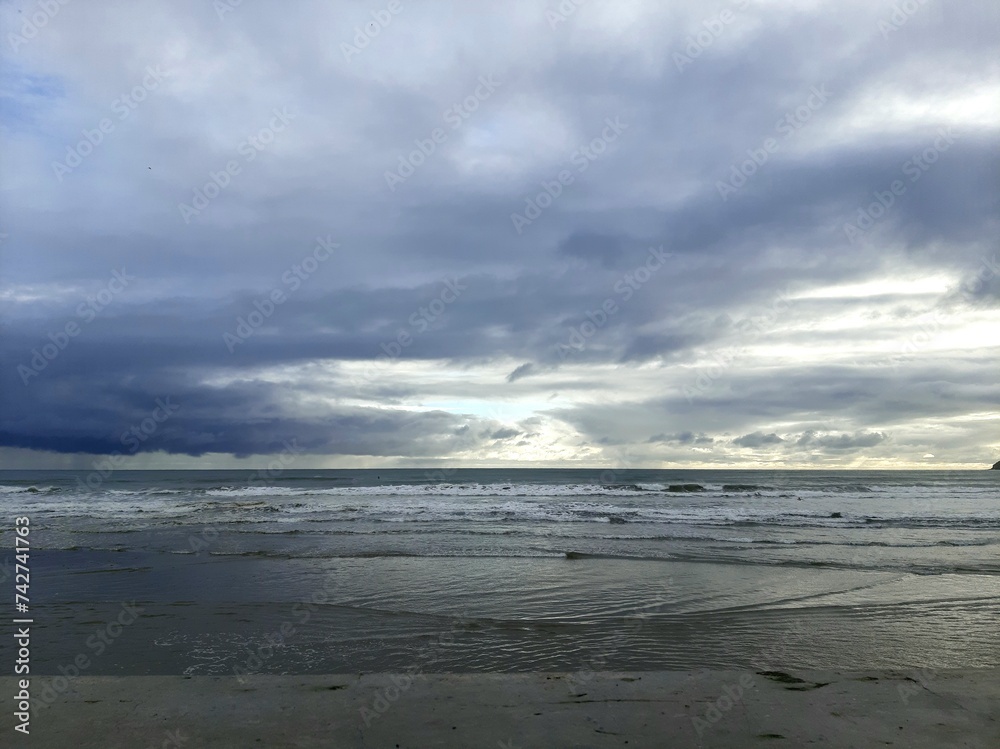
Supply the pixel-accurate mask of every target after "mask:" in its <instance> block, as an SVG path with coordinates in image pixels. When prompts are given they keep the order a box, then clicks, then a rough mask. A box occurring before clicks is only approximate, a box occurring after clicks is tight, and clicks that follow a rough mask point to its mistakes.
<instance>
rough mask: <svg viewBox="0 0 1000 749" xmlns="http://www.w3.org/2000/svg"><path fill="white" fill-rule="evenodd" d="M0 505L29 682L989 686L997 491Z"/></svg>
mask: <svg viewBox="0 0 1000 749" xmlns="http://www.w3.org/2000/svg"><path fill="white" fill-rule="evenodd" d="M88 484H89V485H88ZM0 502H2V503H3V507H4V508H5V510H6V512H5V517H6V518H7V522H6V524H5V527H4V528H3V532H2V543H3V548H4V549H5V552H4V553H3V555H0V560H2V563H3V565H4V567H3V570H2V572H0V575H2V577H3V580H4V584H5V585H6V586H8V588H9V590H8V591H6V592H5V593H4V595H5V596H6V595H8V594H9V596H10V597H11V598H13V593H14V582H15V581H14V575H13V563H14V543H15V542H14V518H15V517H19V516H26V517H28V518H29V519H30V529H31V531H30V542H31V551H30V568H31V587H30V591H31V596H30V598H31V602H30V616H31V617H32V618H33V619H34V630H33V631H34V640H33V643H32V658H33V662H32V664H33V665H32V671H33V673H39V674H53V675H55V674H60V673H64V674H65V673H67V669H69V671H70V672H72V670H73V668H74V667H75V666H74V665H73V664H74V663H83V662H84V660H85V662H86V666H85V667H84V668H83V671H84V672H85V673H86V674H88V675H102V674H118V675H124V674H184V675H205V674H216V675H223V674H229V675H232V674H236V675H239V676H240V677H241V678H243V679H252V678H253V676H254V675H255V674H319V673H371V672H409V673H462V672H539V671H543V672H548V671H575V672H579V673H587V672H590V671H599V670H605V671H607V670H628V671H652V670H675V669H676V670H680V669H685V670H686V669H699V668H726V669H732V668H749V667H752V668H773V669H776V668H783V667H785V668H787V667H801V668H814V669H873V668H884V669H925V670H926V669H943V668H969V667H971V668H978V667H996V666H1000V629H998V626H997V623H998V622H1000V553H998V552H1000V471H986V470H984V471H961V472H959V471H955V472H929V471H923V472H890V471H837V472H821V471H787V472H778V471H695V470H690V471H679V470H614V471H611V470H608V471H602V470H529V469H509V470H508V469H504V470H500V469H488V470H487V469H460V470H448V469H444V470H432V469H428V470H424V469H412V470H384V469H383V470H294V471H293V470H285V469H283V468H275V469H273V470H271V471H263V472H255V473H249V472H247V471H117V472H114V473H112V474H110V475H108V476H106V477H105V476H101V475H100V474H97V473H92V474H89V475H88V474H85V473H77V472H64V471H3V472H0ZM9 639H10V638H6V639H3V640H0V658H2V659H3V660H4V661H5V662H10V659H12V658H13V650H12V644H11V643H10V642H9V641H8V640H9ZM81 654H82V655H83V656H85V659H80V658H79V657H80V656H81Z"/></svg>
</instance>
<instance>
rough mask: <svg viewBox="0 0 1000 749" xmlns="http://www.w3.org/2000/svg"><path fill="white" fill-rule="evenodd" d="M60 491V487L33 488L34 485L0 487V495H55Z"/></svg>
mask: <svg viewBox="0 0 1000 749" xmlns="http://www.w3.org/2000/svg"><path fill="white" fill-rule="evenodd" d="M61 491H62V487H60V486H35V485H34V484H30V485H28V486H10V485H0V493H4V494H55V493H57V492H61Z"/></svg>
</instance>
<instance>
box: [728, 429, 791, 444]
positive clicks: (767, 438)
mask: <svg viewBox="0 0 1000 749" xmlns="http://www.w3.org/2000/svg"><path fill="white" fill-rule="evenodd" d="M782 442H784V440H783V439H781V437H779V436H778V435H777V434H775V433H774V432H771V433H770V434H764V433H763V432H753V433H751V434H744V435H743V436H742V437H737V438H736V439H734V440H733V444H734V445H739V446H740V447H766V446H767V445H780V444H781V443H782Z"/></svg>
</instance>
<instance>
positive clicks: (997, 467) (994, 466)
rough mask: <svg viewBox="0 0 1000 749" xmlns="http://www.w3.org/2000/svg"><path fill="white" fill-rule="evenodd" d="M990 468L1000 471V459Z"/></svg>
mask: <svg viewBox="0 0 1000 749" xmlns="http://www.w3.org/2000/svg"><path fill="white" fill-rule="evenodd" d="M990 470H991V471H1000V460H998V461H997V462H996V463H994V464H993V468H991V469H990Z"/></svg>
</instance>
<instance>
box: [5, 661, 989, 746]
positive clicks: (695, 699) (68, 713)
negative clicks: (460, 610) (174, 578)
mask: <svg viewBox="0 0 1000 749" xmlns="http://www.w3.org/2000/svg"><path fill="white" fill-rule="evenodd" d="M62 678H63V677H39V676H36V677H34V678H32V679H31V690H32V695H33V697H34V698H35V699H37V698H38V695H40V694H42V693H43V691H44V690H45V688H46V687H49V688H51V687H52V685H53V684H54V683H55V682H56V680H57V679H62ZM0 682H2V683H3V690H4V693H5V694H7V695H8V696H10V697H13V696H14V695H15V694H16V693H17V684H16V680H15V678H14V677H10V676H5V677H2V678H0ZM55 685H56V687H57V688H58V687H59V686H63V689H64V690H65V691H63V692H62V693H60V694H59V696H58V697H57V698H56V699H55V701H54V702H53V703H52V704H51V705H49V706H47V707H44V708H42V709H38V708H37V707H34V706H33V709H32V714H31V729H30V730H31V733H30V738H27V739H26V740H30V741H31V742H32V743H34V744H35V745H36V746H44V747H48V746H52V747H63V746H73V747H74V748H75V749H89V748H90V747H95V748H96V747H101V749H106V748H108V747H126V746H128V747H151V746H155V747H172V746H183V747H189V748H190V747H230V746H231V747H249V746H267V747H300V748H301V747H329V746H336V747H338V749H340V748H341V747H396V746H398V747H412V748H416V749H424V748H426V747H488V748H489V749H496V748H497V747H503V748H504V749H534V748H536V747H537V748H538V749H549V748H551V747H593V748H597V747H620V746H626V745H627V746H629V747H659V746H671V747H687V746H690V747H732V746H755V745H760V746H788V747H799V746H805V745H807V744H809V743H810V742H816V743H821V744H822V745H824V746H830V747H866V746H892V745H895V746H906V747H927V748H928V749H931V748H933V749H938V748H939V747H942V746H949V747H972V748H982V749H988V748H989V747H995V746H998V745H1000V713H998V712H997V710H996V706H997V704H1000V669H982V670H978V669H951V670H942V671H933V672H932V671H923V672H920V671H916V670H914V671H905V670H894V671H815V670H798V669H787V670H785V671H767V672H763V671H747V670H742V671H741V670H730V671H721V670H717V671H706V670H702V671H661V672H600V673H581V672H576V673H551V674H544V673H535V674H415V675H413V676H408V675H406V674H401V675H391V674H366V675H361V676H359V675H330V676H273V675H251V676H248V677H247V678H246V679H245V680H243V683H241V681H240V679H238V678H236V677H231V676H190V677H185V676H122V677H116V676H81V677H79V678H76V679H71V680H69V682H68V683H64V682H60V683H56V684H55ZM13 724H14V718H13V716H12V715H11V713H10V712H7V714H6V717H5V719H4V726H3V730H4V732H5V733H7V735H10V733H13V732H14V730H13Z"/></svg>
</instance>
